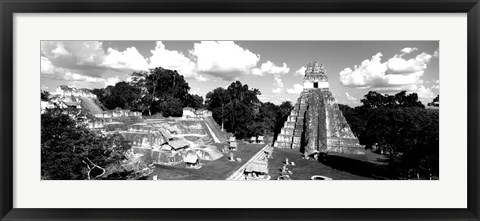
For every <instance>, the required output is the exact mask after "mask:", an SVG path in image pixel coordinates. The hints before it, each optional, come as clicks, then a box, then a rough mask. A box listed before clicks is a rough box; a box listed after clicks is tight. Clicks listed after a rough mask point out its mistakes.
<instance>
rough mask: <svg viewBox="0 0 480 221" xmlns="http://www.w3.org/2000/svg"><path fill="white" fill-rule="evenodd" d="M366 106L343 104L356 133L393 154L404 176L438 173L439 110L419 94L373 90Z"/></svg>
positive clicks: (395, 165)
mask: <svg viewBox="0 0 480 221" xmlns="http://www.w3.org/2000/svg"><path fill="white" fill-rule="evenodd" d="M361 101H362V105H361V106H358V107H355V108H351V107H349V106H346V105H340V109H341V110H342V112H343V114H344V116H345V118H346V119H347V121H348V123H349V125H350V127H351V129H352V131H353V133H354V134H355V135H356V136H357V137H358V138H359V140H360V143H361V144H363V145H366V146H367V148H374V149H375V148H378V150H379V151H384V152H385V153H387V154H388V155H389V156H390V164H391V166H392V168H395V170H396V171H395V172H397V175H398V176H400V177H409V176H412V175H415V176H416V175H417V174H418V175H419V176H422V177H424V178H428V177H430V176H431V175H433V176H438V166H439V164H438V160H439V158H438V157H439V134H438V133H439V123H438V122H439V112H438V109H425V108H424V106H423V105H422V104H421V103H420V101H418V97H417V95H416V94H414V93H413V94H409V95H407V94H406V92H405V91H402V92H400V93H398V94H395V95H382V94H379V93H377V92H369V93H368V94H367V95H365V96H364V99H362V100H361Z"/></svg>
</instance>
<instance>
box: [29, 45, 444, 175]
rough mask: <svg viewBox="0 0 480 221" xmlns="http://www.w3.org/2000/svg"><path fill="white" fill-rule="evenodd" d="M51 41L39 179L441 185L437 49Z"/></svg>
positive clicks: (44, 49)
mask: <svg viewBox="0 0 480 221" xmlns="http://www.w3.org/2000/svg"><path fill="white" fill-rule="evenodd" d="M39 44H40V49H41V50H40V58H39V59H40V64H41V65H40V67H39V68H40V73H41V75H40V76H41V77H40V83H41V85H40V87H41V91H40V98H41V101H40V106H41V108H40V114H41V131H39V133H41V173H40V174H41V177H39V179H41V180H151V181H162V180H225V181H227V182H228V181H269V182H284V181H289V180H309V181H311V182H323V181H325V182H327V181H328V182H331V181H332V182H334V181H336V180H425V181H429V182H435V181H438V180H440V176H439V111H440V103H439V96H440V95H439V91H440V77H439V59H440V50H439V41H277V40H275V41H274V40H272V41H265V40H262V41H245V40H242V41H236V40H228V41H227V40H206V41H205V40H199V41H183V40H182V41H174V40H152V41H146V40H138V41H135V40H132V41H125V40H122V41H119V40H111V41H110V40H98V41H93V40H85V41H81V40H65V41H63V40H44V41H41V42H39ZM442 47H443V46H442ZM27 80H28V79H27ZM37 90H38V89H37ZM37 93H38V92H37ZM142 182H143V181H142ZM145 182H147V181H145Z"/></svg>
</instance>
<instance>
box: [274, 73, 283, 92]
mask: <svg viewBox="0 0 480 221" xmlns="http://www.w3.org/2000/svg"><path fill="white" fill-rule="evenodd" d="M282 90H283V82H282V79H281V78H280V76H278V75H275V76H274V78H273V89H272V93H274V94H279V93H281V92H282Z"/></svg>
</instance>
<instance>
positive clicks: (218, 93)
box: [205, 87, 230, 128]
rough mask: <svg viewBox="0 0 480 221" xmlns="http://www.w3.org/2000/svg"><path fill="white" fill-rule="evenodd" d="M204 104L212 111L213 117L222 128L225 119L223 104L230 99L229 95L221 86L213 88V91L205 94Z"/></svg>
mask: <svg viewBox="0 0 480 221" xmlns="http://www.w3.org/2000/svg"><path fill="white" fill-rule="evenodd" d="M205 97H206V100H205V106H206V107H207V109H208V110H210V111H212V117H213V119H214V120H215V121H216V122H217V123H218V124H220V125H222V128H223V126H224V123H225V119H226V117H227V116H226V112H225V106H226V105H227V103H228V101H229V100H230V95H229V94H228V92H227V90H226V89H224V88H221V87H218V88H215V89H214V90H213V91H210V92H208V93H207V95H206V96H205Z"/></svg>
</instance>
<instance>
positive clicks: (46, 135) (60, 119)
mask: <svg viewBox="0 0 480 221" xmlns="http://www.w3.org/2000/svg"><path fill="white" fill-rule="evenodd" d="M62 112H63V110H60V109H51V110H48V111H46V112H45V113H43V114H42V116H41V157H42V163H41V176H42V179H53V180H85V179H104V178H105V177H104V176H105V175H106V174H107V172H108V169H109V168H110V167H111V166H113V165H115V164H118V163H119V162H120V161H121V160H123V159H125V156H124V153H125V151H127V150H128V149H130V144H129V143H128V142H127V141H126V140H124V139H123V137H122V136H120V135H102V134H100V133H98V132H95V131H92V130H89V129H87V128H85V127H84V126H82V122H81V121H76V120H74V119H72V118H71V117H69V116H68V115H66V114H63V113H62Z"/></svg>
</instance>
